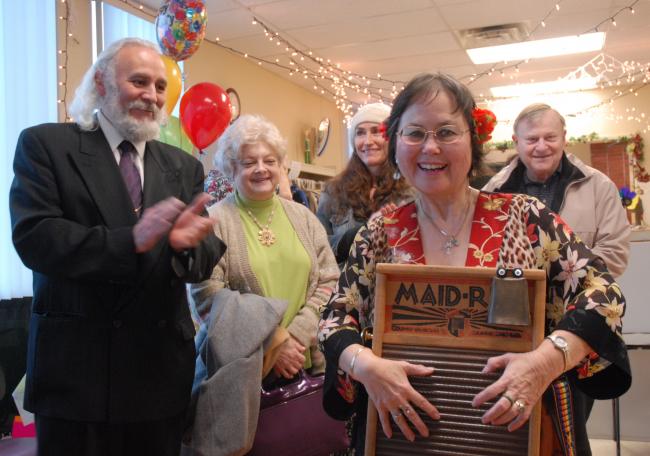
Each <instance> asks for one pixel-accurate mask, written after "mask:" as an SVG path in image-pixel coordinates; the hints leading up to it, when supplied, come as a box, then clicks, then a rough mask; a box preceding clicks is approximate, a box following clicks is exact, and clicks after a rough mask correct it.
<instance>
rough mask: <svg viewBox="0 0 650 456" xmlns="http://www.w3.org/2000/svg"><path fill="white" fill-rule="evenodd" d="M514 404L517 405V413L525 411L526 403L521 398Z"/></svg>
mask: <svg viewBox="0 0 650 456" xmlns="http://www.w3.org/2000/svg"><path fill="white" fill-rule="evenodd" d="M513 405H514V406H515V407H517V413H521V412H523V411H524V409H525V408H526V404H525V403H524V401H522V400H521V399H517V400H516V401H515V403H514V404H513Z"/></svg>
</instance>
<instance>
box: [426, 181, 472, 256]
mask: <svg viewBox="0 0 650 456" xmlns="http://www.w3.org/2000/svg"><path fill="white" fill-rule="evenodd" d="M471 197H472V195H471V193H470V194H469V196H468V198H467V205H466V206H465V216H464V217H463V220H462V221H461V222H460V224H459V225H458V229H457V230H456V232H455V233H450V232H449V231H447V230H444V229H442V228H440V227H439V226H438V224H437V223H436V222H435V220H433V217H431V216H430V215H429V214H427V212H426V211H425V210H424V207H423V206H422V203H421V202H420V200H418V201H417V205H418V208H419V209H420V211H422V213H423V214H424V216H425V217H426V218H428V219H429V221H430V222H431V224H432V225H433V226H434V228H435V229H437V230H438V231H440V234H442V235H443V236H445V238H446V239H445V241H444V243H443V245H442V250H444V251H445V255H451V249H452V248H454V247H458V246H459V245H460V242H458V239H457V238H456V237H457V236H458V234H459V233H460V232H461V230H462V229H463V226H464V225H465V221H466V220H467V215H468V214H469V206H470V202H471Z"/></svg>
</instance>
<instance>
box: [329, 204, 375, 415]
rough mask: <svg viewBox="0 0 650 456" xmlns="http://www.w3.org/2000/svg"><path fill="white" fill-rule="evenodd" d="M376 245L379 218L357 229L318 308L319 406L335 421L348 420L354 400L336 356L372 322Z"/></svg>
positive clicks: (348, 381) (351, 385)
mask: <svg viewBox="0 0 650 456" xmlns="http://www.w3.org/2000/svg"><path fill="white" fill-rule="evenodd" d="M381 240H383V241H384V242H381ZM380 245H385V234H384V233H383V217H381V216H379V217H376V218H374V219H373V220H371V221H369V222H368V224H367V225H364V226H363V227H361V228H360V229H359V231H358V233H357V235H356V237H355V239H354V242H353V243H352V247H351V248H350V255H349V257H348V260H347V261H346V263H345V265H344V267H343V270H342V272H341V275H340V277H339V280H338V283H337V285H336V287H335V288H334V293H332V296H331V297H330V299H329V301H328V302H327V304H325V305H324V306H323V307H322V308H321V320H320V324H319V328H318V342H319V344H320V348H321V350H322V351H323V353H325V358H326V360H327V364H326V371H325V385H324V400H323V405H324V407H325V409H326V411H327V412H328V413H329V414H330V415H331V416H333V417H335V418H339V419H345V418H347V417H349V415H350V413H352V410H353V409H352V404H353V403H354V400H355V398H356V388H355V385H354V383H353V382H352V381H351V379H350V378H348V376H347V375H345V373H344V372H343V371H342V370H341V369H339V368H338V361H339V356H340V355H341V352H343V350H345V348H347V347H348V346H350V345H352V344H355V343H356V344H361V343H362V341H361V335H360V331H361V330H362V329H363V328H365V327H366V326H368V325H369V323H368V322H372V315H373V308H372V307H373V301H374V289H375V264H376V263H379V262H384V261H386V260H385V259H384V257H385V252H384V250H385V249H382V248H379V247H378V246H380ZM370 325H371V324H370Z"/></svg>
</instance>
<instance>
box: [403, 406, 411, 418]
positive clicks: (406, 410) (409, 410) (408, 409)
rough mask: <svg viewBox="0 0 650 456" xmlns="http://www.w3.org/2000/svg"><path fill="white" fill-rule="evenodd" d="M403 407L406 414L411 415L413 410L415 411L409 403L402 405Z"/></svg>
mask: <svg viewBox="0 0 650 456" xmlns="http://www.w3.org/2000/svg"><path fill="white" fill-rule="evenodd" d="M401 409H402V412H404V415H406V416H408V415H410V414H411V412H412V411H413V409H412V408H411V407H409V406H408V405H403V406H402V407H401Z"/></svg>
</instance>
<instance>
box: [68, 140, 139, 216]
mask: <svg viewBox="0 0 650 456" xmlns="http://www.w3.org/2000/svg"><path fill="white" fill-rule="evenodd" d="M70 157H71V159H72V160H73V162H74V163H75V164H76V166H77V169H78V170H79V173H80V174H81V176H82V178H83V180H84V182H85V183H86V187H87V188H88V191H89V192H90V194H91V196H92V198H93V200H94V201H95V203H96V204H97V208H98V209H99V212H100V213H101V215H102V218H103V219H104V222H105V223H106V226H107V227H109V228H113V227H120V226H129V225H134V224H135V223H136V222H137V218H136V216H135V213H134V212H133V209H132V207H133V205H132V203H131V199H130V197H129V194H128V192H127V190H126V186H125V185H124V180H123V179H122V175H121V174H120V170H119V168H118V165H117V162H116V161H115V156H114V155H113V152H112V151H111V148H110V147H109V145H108V141H106V138H105V136H104V133H102V131H101V129H99V128H98V129H97V130H94V131H80V132H79V150H76V151H71V152H70Z"/></svg>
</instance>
